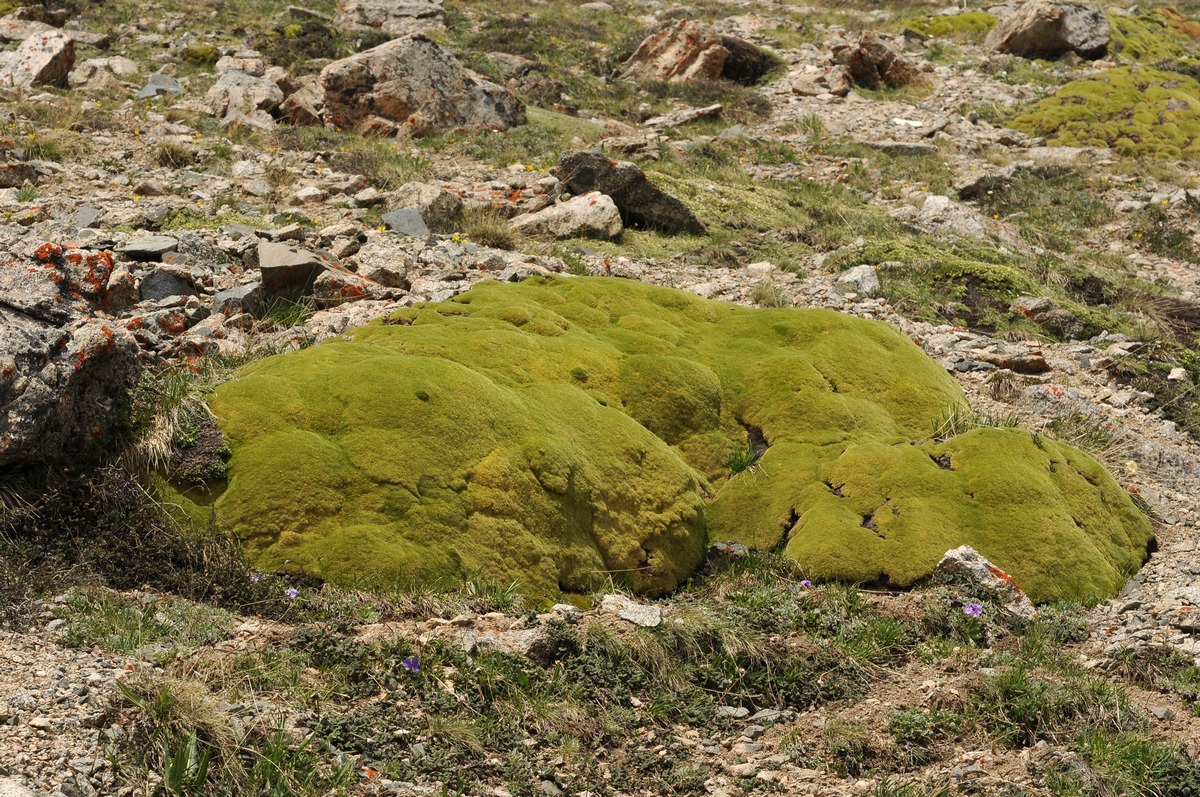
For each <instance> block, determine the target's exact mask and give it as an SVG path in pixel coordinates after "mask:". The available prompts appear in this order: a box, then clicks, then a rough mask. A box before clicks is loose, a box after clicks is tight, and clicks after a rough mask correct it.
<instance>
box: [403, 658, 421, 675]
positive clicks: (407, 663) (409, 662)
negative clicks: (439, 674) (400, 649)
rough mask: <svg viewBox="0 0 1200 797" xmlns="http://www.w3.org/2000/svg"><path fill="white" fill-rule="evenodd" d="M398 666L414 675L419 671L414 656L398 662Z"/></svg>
mask: <svg viewBox="0 0 1200 797" xmlns="http://www.w3.org/2000/svg"><path fill="white" fill-rule="evenodd" d="M400 666H401V667H403V668H404V669H406V670H408V671H409V672H411V673H412V674H413V675H416V674H417V673H419V672H420V671H421V665H420V664H419V663H418V662H417V657H416V656H409V657H408V658H407V659H405V660H404V661H402V662H400Z"/></svg>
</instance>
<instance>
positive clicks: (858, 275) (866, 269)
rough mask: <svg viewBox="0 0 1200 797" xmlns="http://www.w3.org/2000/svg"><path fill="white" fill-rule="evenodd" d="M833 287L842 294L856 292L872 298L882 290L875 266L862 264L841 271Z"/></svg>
mask: <svg viewBox="0 0 1200 797" xmlns="http://www.w3.org/2000/svg"><path fill="white" fill-rule="evenodd" d="M833 289H834V290H835V291H837V292H838V293H840V294H842V295H843V296H847V295H849V294H857V295H859V296H864V297H867V298H872V297H875V296H878V295H879V294H880V293H881V292H882V290H883V286H882V285H880V284H879V275H878V274H876V273H875V267H874V266H870V265H865V264H864V265H861V266H855V267H854V268H851V269H847V270H846V271H845V272H843V273H842V275H841V276H840V277H838V281H837V284H835V285H834V286H833Z"/></svg>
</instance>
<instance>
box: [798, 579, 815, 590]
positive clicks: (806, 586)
mask: <svg viewBox="0 0 1200 797" xmlns="http://www.w3.org/2000/svg"><path fill="white" fill-rule="evenodd" d="M800 586H802V587H804V588H805V589H808V588H809V587H811V586H812V582H811V581H809V580H808V579H807V578H806V579H804V580H803V581H801V582H800Z"/></svg>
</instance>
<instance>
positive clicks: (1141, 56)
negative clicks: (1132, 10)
mask: <svg viewBox="0 0 1200 797" xmlns="http://www.w3.org/2000/svg"><path fill="white" fill-rule="evenodd" d="M1108 24H1109V26H1110V27H1111V28H1112V44H1111V45H1110V46H1109V49H1110V52H1111V54H1113V55H1117V56H1120V57H1121V58H1125V59H1128V60H1130V61H1143V62H1146V63H1150V62H1153V61H1162V60H1167V59H1171V60H1174V59H1179V58H1186V57H1187V56H1188V55H1190V54H1191V50H1193V49H1194V48H1193V47H1191V46H1190V45H1191V43H1192V38H1191V37H1190V36H1188V35H1185V34H1184V33H1183V31H1184V30H1190V29H1191V28H1190V27H1188V26H1189V24H1190V25H1194V24H1195V23H1188V21H1187V20H1185V19H1184V18H1183V17H1181V16H1180V15H1179V14H1177V13H1175V12H1173V11H1170V10H1168V9H1155V10H1153V11H1150V12H1148V13H1144V14H1136V15H1132V16H1125V15H1123V14H1108Z"/></svg>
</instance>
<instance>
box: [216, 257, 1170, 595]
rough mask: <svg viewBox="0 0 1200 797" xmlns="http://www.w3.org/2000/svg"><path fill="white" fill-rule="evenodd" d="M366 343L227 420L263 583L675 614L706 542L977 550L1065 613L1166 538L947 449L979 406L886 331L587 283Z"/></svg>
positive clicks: (232, 398) (924, 557) (1054, 472)
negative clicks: (966, 409)
mask: <svg viewBox="0 0 1200 797" xmlns="http://www.w3.org/2000/svg"><path fill="white" fill-rule="evenodd" d="M351 337H352V340H350V341H333V342H329V343H325V344H322V345H320V346H316V347H313V348H311V349H307V350H304V351H300V352H296V353H293V354H287V355H280V356H276V357H271V358H268V359H266V360H262V361H260V362H258V363H255V364H253V365H250V366H247V367H246V368H245V369H243V371H242V372H241V374H240V376H239V377H238V379H236V380H235V381H233V382H231V383H229V384H227V385H225V386H223V387H221V388H220V389H219V390H218V391H217V392H216V394H215V395H214V396H213V398H212V407H213V409H214V411H215V412H216V414H217V416H218V418H219V421H220V424H221V428H222V429H223V431H224V432H225V434H226V435H227V437H228V439H229V442H230V445H231V448H232V451H233V455H232V458H231V460H230V477H229V484H228V488H227V489H226V491H225V492H224V494H223V495H221V497H220V498H219V499H218V500H217V502H216V509H217V515H218V519H219V520H220V521H221V522H223V523H224V524H226V525H227V526H228V527H229V528H230V529H231V530H233V531H235V532H236V533H237V534H239V535H240V536H241V538H242V539H243V540H245V541H246V543H247V545H248V548H249V550H250V552H251V554H252V555H253V556H255V557H256V558H257V560H258V561H259V563H260V566H262V567H266V568H276V567H288V566H292V567H298V568H303V569H306V570H309V571H313V572H316V573H318V574H320V575H322V576H325V577H327V578H332V579H336V580H341V581H348V580H353V579H355V578H358V577H361V576H365V575H373V576H376V577H379V578H383V579H386V580H396V581H401V582H424V583H428V582H434V581H438V580H456V579H460V578H463V577H467V576H473V575H478V576H480V577H482V578H484V579H487V580H490V581H497V582H504V583H509V582H513V581H515V582H519V584H520V586H521V588H522V589H524V590H526V591H529V592H533V593H542V594H551V593H554V592H555V591H557V590H560V589H561V590H567V591H582V590H586V589H589V588H592V587H595V586H598V585H601V584H604V583H606V582H607V581H608V580H609V579H610V578H613V579H616V580H617V581H619V582H625V583H628V584H629V585H630V586H632V587H633V588H634V589H636V590H638V591H640V592H643V593H646V594H659V593H663V592H667V591H669V590H671V589H674V588H675V587H676V586H678V584H679V583H680V582H681V581H683V580H684V579H686V578H687V577H688V576H689V575H690V574H691V573H692V572H693V570H694V569H695V567H696V566H697V565H698V563H699V562H700V560H701V557H702V555H703V551H704V549H705V546H706V544H707V541H708V540H709V539H712V540H739V541H742V542H746V543H749V544H753V545H756V546H759V547H762V548H777V547H781V546H782V547H783V549H784V550H785V551H786V552H787V554H788V555H790V556H792V557H794V558H795V559H796V560H797V561H799V562H800V563H801V564H802V565H803V566H804V567H805V568H806V569H807V570H808V572H809V573H810V574H811V575H812V576H813V577H818V578H843V579H851V580H855V581H879V580H884V581H887V582H890V583H892V584H895V585H907V584H911V583H912V582H913V581H914V580H916V579H918V578H920V577H922V576H924V575H927V574H928V573H929V572H931V570H932V568H933V567H934V565H935V564H936V563H937V561H938V559H939V557H940V556H941V554H942V553H943V552H945V551H946V550H947V549H950V548H954V547H957V546H958V545H961V544H964V543H965V544H970V545H972V546H974V547H976V548H977V549H978V550H979V551H981V552H982V553H983V554H984V555H985V556H987V557H989V558H990V559H992V561H994V562H995V563H996V564H997V565H998V566H1000V567H1003V568H1005V569H1006V570H1008V571H1009V572H1010V573H1012V574H1013V575H1014V576H1015V577H1016V578H1017V580H1018V582H1019V583H1020V584H1021V585H1022V586H1023V587H1025V588H1026V589H1027V590H1028V591H1029V592H1030V594H1031V595H1032V596H1033V597H1035V598H1037V599H1041V600H1048V599H1054V598H1060V597H1080V596H1087V595H1100V594H1106V593H1110V592H1112V591H1113V590H1115V589H1117V588H1118V587H1119V585H1120V584H1121V583H1122V580H1123V578H1124V576H1125V575H1126V574H1128V573H1129V572H1132V571H1133V570H1134V569H1136V567H1137V566H1138V565H1139V564H1140V563H1141V561H1142V559H1143V557H1144V555H1145V549H1146V544H1147V542H1148V540H1149V539H1150V536H1151V531H1150V526H1149V523H1148V521H1147V520H1146V519H1145V518H1144V517H1143V516H1142V515H1141V514H1140V513H1139V512H1138V511H1137V510H1136V509H1135V508H1134V506H1133V505H1132V503H1131V502H1130V500H1129V498H1128V496H1127V495H1126V494H1125V492H1124V491H1123V490H1122V489H1121V488H1120V487H1119V486H1118V485H1116V483H1115V482H1113V481H1112V479H1111V478H1110V477H1109V476H1108V475H1107V474H1106V473H1105V472H1104V470H1103V469H1102V468H1101V467H1100V466H1099V465H1097V464H1096V463H1095V462H1093V461H1091V460H1090V459H1088V458H1087V457H1086V456H1084V455H1083V454H1081V453H1080V452H1078V451H1075V450H1073V449H1070V448H1067V447H1065V446H1061V445H1058V444H1055V443H1053V442H1051V441H1048V440H1044V439H1035V438H1033V437H1032V436H1031V435H1029V434H1028V433H1026V432H1019V431H1015V430H976V431H972V432H968V433H966V434H962V435H959V436H957V437H955V438H952V439H950V440H947V441H942V442H936V441H933V440H931V439H929V436H930V434H931V429H932V428H933V426H934V424H935V422H936V421H937V419H939V418H941V417H943V416H945V414H946V413H947V412H950V411H953V410H955V409H959V408H961V407H962V406H963V404H964V400H963V396H962V393H961V392H960V390H959V388H958V386H957V385H956V384H955V382H954V381H953V380H952V379H951V378H950V377H949V376H948V375H947V374H946V373H945V371H944V370H943V369H942V368H941V367H939V366H938V365H937V364H936V363H935V362H934V361H932V360H930V359H929V358H928V357H926V356H925V355H924V354H923V353H922V352H921V350H920V349H919V348H918V347H917V346H915V345H914V344H913V343H912V342H911V341H909V340H908V339H907V338H905V337H904V336H903V335H902V334H901V333H899V332H897V331H896V330H894V329H892V328H891V327H889V326H887V325H885V324H882V323H879V322H872V321H864V320H861V319H857V318H853V317H850V316H845V315H841V314H838V313H834V312H830V311H823V310H793V309H776V310H750V309H747V308H743V307H738V306H735V305H731V304H724V303H720V302H714V301H708V300H704V299H700V298H698V297H696V296H694V295H692V294H689V293H685V292H682V291H675V290H670V289H666V288H656V287H650V286H646V285H642V284H639V283H634V282H629V281H623V280H615V279H603V278H576V279H554V280H530V281H527V282H524V283H522V284H520V285H503V284H500V283H483V284H481V285H478V286H476V287H475V288H473V289H472V290H471V291H469V292H467V293H465V294H462V295H460V296H458V297H456V298H455V299H453V300H451V301H448V302H444V303H440V304H425V305H418V306H416V307H413V308H406V309H404V310H401V311H399V312H397V313H396V314H395V315H394V316H393V318H392V319H391V320H390V322H389V323H386V324H384V323H376V324H373V325H370V326H367V327H364V328H362V329H359V330H356V331H354V332H353V333H352V335H351ZM749 432H753V437H752V438H751V437H748V434H749ZM760 435H761V439H765V441H766V443H767V446H768V447H767V449H766V451H765V453H764V454H763V455H762V457H761V459H759V461H758V462H757V463H756V464H754V465H753V466H752V467H750V468H748V469H747V470H745V471H743V472H741V473H737V474H731V473H730V470H729V463H730V461H731V457H733V456H734V455H735V454H736V453H738V452H742V451H744V450H746V448H747V445H748V440H750V439H756V440H757V439H760V437H759V436H760Z"/></svg>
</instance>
